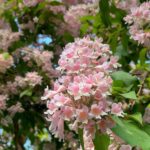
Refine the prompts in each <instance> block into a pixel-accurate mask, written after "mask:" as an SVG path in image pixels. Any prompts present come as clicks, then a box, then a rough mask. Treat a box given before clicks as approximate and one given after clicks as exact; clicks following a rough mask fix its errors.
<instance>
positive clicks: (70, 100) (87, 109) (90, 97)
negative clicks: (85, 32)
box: [42, 36, 122, 139]
mask: <svg viewBox="0 0 150 150" xmlns="http://www.w3.org/2000/svg"><path fill="white" fill-rule="evenodd" d="M86 51H87V53H86ZM103 58H105V59H103ZM104 64H107V67H106V65H104ZM76 65H77V67H76ZM97 66H99V67H97ZM118 66H119V64H118V63H117V58H116V57H114V56H112V54H111V52H110V50H109V46H108V45H107V44H102V39H98V38H94V39H91V38H90V37H88V36H87V37H85V38H83V39H76V40H75V41H74V42H73V43H69V44H67V45H66V46H65V48H64V51H63V52H62V54H61V56H60V59H59V67H58V69H59V70H60V72H61V73H62V76H60V77H59V78H58V79H57V80H56V82H55V84H54V87H53V90H48V89H46V90H45V94H44V96H43V97H42V99H43V100H48V103H47V107H48V110H47V111H46V114H47V115H48V118H49V119H48V120H49V121H50V122H51V126H50V130H51V131H52V133H53V134H55V135H59V133H58V132H59V130H57V129H56V128H57V125H56V124H58V121H59V119H60V118H61V119H62V120H64V121H65V120H67V121H68V123H69V127H70V129H71V130H74V131H76V132H77V131H78V130H77V129H78V128H80V127H82V128H83V129H86V130H87V132H88V133H89V135H88V136H89V138H90V139H92V138H93V137H94V134H95V133H94V130H93V128H95V125H98V126H99V129H100V130H103V128H105V130H106V129H107V128H109V127H111V126H110V124H111V121H109V120H107V119H106V118H107V117H108V116H109V115H110V114H116V115H120V114H122V109H121V104H115V103H114V104H113V103H112V102H110V101H109V99H108V95H109V89H110V87H111V84H112V79H111V77H110V72H112V71H113V70H115V68H116V67H118ZM74 67H75V68H74ZM49 108H50V109H49ZM104 118H105V119H104ZM55 122H57V123H55ZM61 123H62V122H61ZM92 131H93V133H92ZM60 132H62V129H61V131H60ZM60 135H61V137H59V136H58V137H59V138H62V137H63V136H62V133H60Z"/></svg>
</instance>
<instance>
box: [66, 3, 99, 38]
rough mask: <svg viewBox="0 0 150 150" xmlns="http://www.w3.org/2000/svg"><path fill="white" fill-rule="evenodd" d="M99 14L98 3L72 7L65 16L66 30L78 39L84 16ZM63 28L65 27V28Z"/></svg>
mask: <svg viewBox="0 0 150 150" xmlns="http://www.w3.org/2000/svg"><path fill="white" fill-rule="evenodd" d="M97 12H98V4H97V3H88V4H78V5H74V6H70V8H69V10H68V11H67V12H66V13H65V15H64V20H65V23H66V25H64V26H66V30H67V31H68V32H69V33H71V34H72V35H73V36H75V37H77V36H78V35H79V33H80V26H81V21H80V19H81V18H82V17H84V16H88V15H95V14H96V13H97ZM64 26H63V27H64Z"/></svg>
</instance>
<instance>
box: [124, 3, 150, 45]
mask: <svg viewBox="0 0 150 150" xmlns="http://www.w3.org/2000/svg"><path fill="white" fill-rule="evenodd" d="M124 20H125V21H126V23H128V24H129V25H130V26H129V33H130V34H131V38H132V39H134V40H135V41H138V43H139V44H144V45H145V46H146V47H149V46H150V31H149V23H150V2H145V3H142V4H141V5H140V6H139V7H136V8H132V9H131V13H130V14H129V15H127V16H126V17H125V18H124Z"/></svg>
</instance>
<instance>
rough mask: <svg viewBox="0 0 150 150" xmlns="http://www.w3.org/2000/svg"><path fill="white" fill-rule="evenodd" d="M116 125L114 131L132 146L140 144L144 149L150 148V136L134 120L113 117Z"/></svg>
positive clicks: (149, 149) (148, 149)
mask: <svg viewBox="0 0 150 150" xmlns="http://www.w3.org/2000/svg"><path fill="white" fill-rule="evenodd" d="M113 119H114V120H115V122H116V126H115V127H114V128H112V131H113V132H114V133H115V134H116V135H118V136H119V137H120V138H121V139H123V140H124V141H125V142H127V143H128V144H130V145H131V146H138V147H140V148H142V150H150V136H149V135H148V134H147V133H146V132H145V131H143V130H142V128H139V127H138V126H136V125H135V124H133V123H132V122H129V121H127V120H123V119H120V118H118V117H113Z"/></svg>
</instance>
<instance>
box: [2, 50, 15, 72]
mask: <svg viewBox="0 0 150 150" xmlns="http://www.w3.org/2000/svg"><path fill="white" fill-rule="evenodd" d="M13 63H14V61H13V57H12V56H11V55H9V54H8V53H2V54H0V73H5V72H6V70H7V69H9V68H10V67H11V66H12V65H13Z"/></svg>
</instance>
